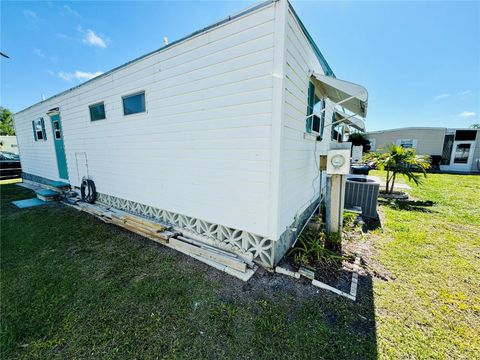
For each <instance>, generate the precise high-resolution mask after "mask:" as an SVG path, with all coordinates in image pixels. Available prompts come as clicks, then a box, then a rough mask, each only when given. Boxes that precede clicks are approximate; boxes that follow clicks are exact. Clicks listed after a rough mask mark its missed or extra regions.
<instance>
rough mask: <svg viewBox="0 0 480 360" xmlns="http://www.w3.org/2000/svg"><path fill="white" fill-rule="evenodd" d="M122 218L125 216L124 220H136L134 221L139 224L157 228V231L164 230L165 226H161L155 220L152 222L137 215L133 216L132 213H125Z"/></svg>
mask: <svg viewBox="0 0 480 360" xmlns="http://www.w3.org/2000/svg"><path fill="white" fill-rule="evenodd" d="M124 218H125V219H126V220H129V221H134V222H136V223H139V224H142V225H145V226H148V227H151V228H155V229H158V230H159V231H164V230H166V227H165V226H163V225H162V224H159V223H156V222H153V221H149V220H147V219H144V218H141V217H139V216H134V215H130V214H126V215H124Z"/></svg>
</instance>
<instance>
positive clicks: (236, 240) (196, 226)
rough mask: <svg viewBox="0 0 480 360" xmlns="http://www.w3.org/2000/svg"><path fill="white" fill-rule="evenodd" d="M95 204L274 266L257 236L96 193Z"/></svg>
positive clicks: (265, 241) (269, 248)
mask: <svg viewBox="0 0 480 360" xmlns="http://www.w3.org/2000/svg"><path fill="white" fill-rule="evenodd" d="M97 201H98V202H100V203H103V204H105V205H107V206H112V207H114V208H117V209H120V210H123V211H126V212H129V213H132V214H135V215H140V216H144V217H147V218H151V219H154V220H155V221H158V222H161V223H163V224H166V225H170V226H173V227H177V228H180V229H182V230H184V231H186V232H190V233H193V234H196V235H199V236H203V237H207V238H208V239H210V240H213V241H217V242H220V243H226V244H229V245H232V246H235V247H236V248H238V249H240V250H243V251H247V252H250V253H252V255H253V260H254V261H255V262H256V263H258V264H260V265H263V266H266V267H272V266H273V265H274V264H273V253H272V249H273V241H272V240H271V239H268V238H265V237H262V236H260V235H256V234H252V233H250V232H248V231H243V230H238V229H233V228H230V227H227V226H223V225H219V224H214V223H211V222H208V221H204V220H201V219H197V218H193V217H190V216H186V215H182V214H177V213H174V212H171V211H167V210H163V209H158V208H155V207H153V206H149V205H144V204H140V203H138V202H135V201H131V200H126V199H122V198H118V197H116V196H112V195H106V194H102V193H99V194H98V196H97Z"/></svg>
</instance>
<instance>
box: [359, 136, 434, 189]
mask: <svg viewBox="0 0 480 360" xmlns="http://www.w3.org/2000/svg"><path fill="white" fill-rule="evenodd" d="M381 150H384V152H382V153H378V152H372V153H369V154H367V155H366V160H367V161H372V162H373V163H374V164H375V166H376V167H377V168H378V169H380V170H385V171H386V172H387V179H386V184H385V190H386V193H387V194H391V193H393V187H394V185H395V179H396V178H397V175H403V176H405V177H407V178H408V180H411V181H413V182H414V183H415V185H417V186H418V185H419V184H420V183H421V181H422V177H427V170H428V169H429V168H430V157H429V156H421V155H417V154H416V153H415V149H408V148H403V147H401V146H396V145H395V144H390V145H388V146H387V147H386V148H384V149H381Z"/></svg>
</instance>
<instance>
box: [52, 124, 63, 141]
mask: <svg viewBox="0 0 480 360" xmlns="http://www.w3.org/2000/svg"><path fill="white" fill-rule="evenodd" d="M53 133H54V134H55V140H61V139H62V133H61V131H60V123H59V122H58V121H55V122H54V123H53Z"/></svg>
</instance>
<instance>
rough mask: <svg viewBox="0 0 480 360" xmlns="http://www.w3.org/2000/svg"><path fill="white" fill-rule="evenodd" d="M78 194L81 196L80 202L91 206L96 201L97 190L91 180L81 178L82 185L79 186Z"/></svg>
mask: <svg viewBox="0 0 480 360" xmlns="http://www.w3.org/2000/svg"><path fill="white" fill-rule="evenodd" d="M80 192H81V194H82V200H83V201H85V202H87V203H89V204H93V203H94V202H95V200H96V199H97V189H96V188H95V183H94V182H93V180H90V179H87V178H86V177H83V179H82V184H81V185H80Z"/></svg>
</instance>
